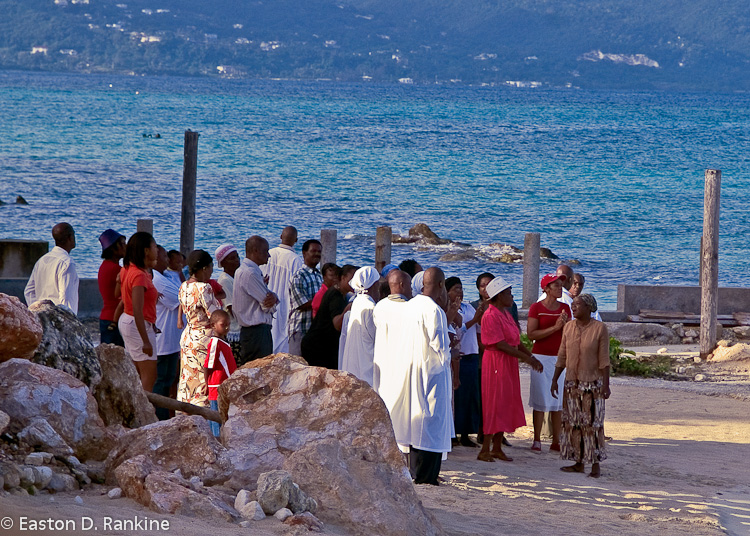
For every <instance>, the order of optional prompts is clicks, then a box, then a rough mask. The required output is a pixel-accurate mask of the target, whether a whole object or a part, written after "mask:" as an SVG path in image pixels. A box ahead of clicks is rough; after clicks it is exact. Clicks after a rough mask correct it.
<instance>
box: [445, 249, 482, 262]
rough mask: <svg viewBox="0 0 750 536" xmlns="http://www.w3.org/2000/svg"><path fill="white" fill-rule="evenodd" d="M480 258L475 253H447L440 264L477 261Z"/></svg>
mask: <svg viewBox="0 0 750 536" xmlns="http://www.w3.org/2000/svg"><path fill="white" fill-rule="evenodd" d="M477 259H478V257H477V256H476V254H475V253H474V252H473V251H461V252H459V253H446V254H445V255H443V256H441V257H440V259H438V260H439V262H464V261H475V260H477Z"/></svg>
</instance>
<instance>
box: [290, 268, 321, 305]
mask: <svg viewBox="0 0 750 536" xmlns="http://www.w3.org/2000/svg"><path fill="white" fill-rule="evenodd" d="M306 291H307V289H306V288H305V282H304V280H303V278H302V277H301V275H300V272H297V273H296V274H294V276H292V281H291V282H290V284H289V301H290V303H291V304H292V306H293V310H295V311H311V310H312V300H313V298H314V297H315V294H313V296H312V297H309V299H308V296H307V294H306ZM297 304H299V305H297ZM295 305H296V307H294V306H295Z"/></svg>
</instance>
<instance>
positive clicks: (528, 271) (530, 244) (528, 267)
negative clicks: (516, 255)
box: [521, 233, 541, 309]
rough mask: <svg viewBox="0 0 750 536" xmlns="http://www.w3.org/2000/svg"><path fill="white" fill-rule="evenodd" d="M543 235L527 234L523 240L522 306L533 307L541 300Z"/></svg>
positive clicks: (525, 307)
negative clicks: (540, 268)
mask: <svg viewBox="0 0 750 536" xmlns="http://www.w3.org/2000/svg"><path fill="white" fill-rule="evenodd" d="M540 243H541V235H540V234H539V233H526V236H525V238H524V239H523V298H522V301H521V306H522V307H523V308H524V309H528V308H529V307H531V305H532V304H533V303H536V301H537V300H538V299H539V264H540V259H539V254H540Z"/></svg>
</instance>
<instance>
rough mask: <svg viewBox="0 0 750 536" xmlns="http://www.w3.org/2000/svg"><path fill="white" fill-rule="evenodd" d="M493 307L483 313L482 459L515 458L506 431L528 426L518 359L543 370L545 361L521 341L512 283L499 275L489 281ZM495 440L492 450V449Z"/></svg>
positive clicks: (488, 291) (489, 293)
mask: <svg viewBox="0 0 750 536" xmlns="http://www.w3.org/2000/svg"><path fill="white" fill-rule="evenodd" d="M487 294H488V296H489V298H490V299H489V307H488V308H487V311H486V312H485V313H484V316H483V317H482V344H484V356H483V358H482V359H483V360H482V417H483V427H484V442H483V443H482V450H481V451H480V452H479V456H477V459H478V460H481V461H484V462H494V461H495V458H497V459H500V460H504V461H507V462H510V461H513V459H512V458H509V457H508V456H506V455H505V453H504V452H503V448H502V444H503V434H504V433H506V432H507V433H510V432H513V431H515V430H516V428H520V427H521V426H526V416H525V414H524V410H523V402H522V401H521V378H520V377H519V374H518V361H519V360H521V361H524V362H526V363H528V364H529V365H530V366H531V368H532V369H534V370H537V371H541V370H542V364H541V363H540V362H539V361H538V360H537V359H536V358H535V357H534V356H533V355H531V352H529V351H528V350H527V349H526V347H525V346H524V345H523V344H522V343H521V333H520V332H519V330H518V326H517V325H516V323H515V321H514V320H513V316H511V314H510V310H509V308H510V307H512V306H513V294H512V293H511V286H510V283H508V282H506V281H505V280H504V279H503V278H502V277H496V278H494V279H493V280H492V281H490V282H489V284H488V285H487ZM490 444H492V450H490Z"/></svg>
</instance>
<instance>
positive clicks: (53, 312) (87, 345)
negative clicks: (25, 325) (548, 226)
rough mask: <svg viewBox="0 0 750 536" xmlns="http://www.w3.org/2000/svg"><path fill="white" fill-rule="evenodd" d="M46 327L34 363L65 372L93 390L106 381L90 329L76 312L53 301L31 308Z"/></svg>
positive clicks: (43, 302)
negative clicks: (103, 378) (89, 332)
mask: <svg viewBox="0 0 750 536" xmlns="http://www.w3.org/2000/svg"><path fill="white" fill-rule="evenodd" d="M29 311H31V312H32V313H34V314H35V315H36V317H37V319H38V320H39V323H40V324H41V325H42V330H43V335H42V341H41V342H40V343H39V346H38V347H37V349H36V352H35V353H34V356H33V357H32V358H31V360H32V361H33V362H34V363H38V364H40V365H44V366H46V367H51V368H54V369H58V370H62V371H65V372H67V373H68V374H70V375H71V376H73V377H74V378H78V379H79V380H81V381H82V382H83V383H85V384H86V385H87V386H89V387H90V388H94V387H96V385H97V384H98V383H99V382H100V381H101V379H102V369H101V366H100V365H99V359H98V358H97V356H96V351H95V350H94V342H93V341H92V340H91V337H90V336H89V334H88V332H87V331H86V328H85V327H84V325H83V324H82V323H81V321H80V320H78V317H77V316H76V315H74V314H73V313H72V312H70V311H68V310H67V309H64V308H62V307H59V306H57V305H55V304H54V303H52V302H51V301H49V300H44V301H41V302H37V303H34V304H32V305H31V307H29Z"/></svg>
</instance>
